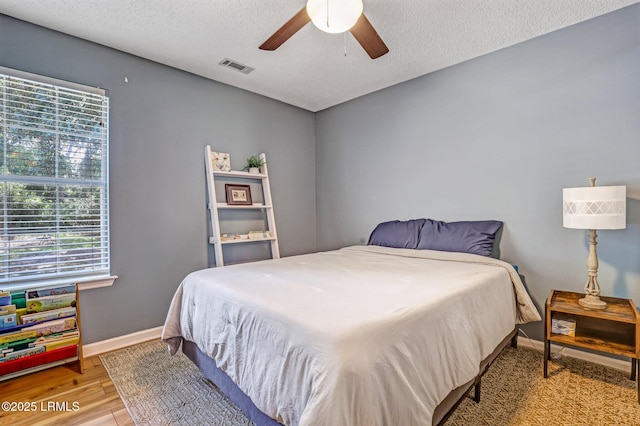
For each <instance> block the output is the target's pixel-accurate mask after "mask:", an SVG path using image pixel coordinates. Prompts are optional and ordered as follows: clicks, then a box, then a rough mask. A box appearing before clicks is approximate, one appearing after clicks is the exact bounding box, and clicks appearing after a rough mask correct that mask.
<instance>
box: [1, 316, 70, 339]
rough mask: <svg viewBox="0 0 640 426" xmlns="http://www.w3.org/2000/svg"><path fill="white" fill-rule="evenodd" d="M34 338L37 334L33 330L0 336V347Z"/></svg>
mask: <svg viewBox="0 0 640 426" xmlns="http://www.w3.org/2000/svg"><path fill="white" fill-rule="evenodd" d="M74 320H75V318H74ZM34 337H38V333H36V332H35V330H24V329H23V330H22V331H16V332H14V333H7V334H0V345H4V344H6V343H11V342H17V341H19V340H25V339H33V338H34Z"/></svg>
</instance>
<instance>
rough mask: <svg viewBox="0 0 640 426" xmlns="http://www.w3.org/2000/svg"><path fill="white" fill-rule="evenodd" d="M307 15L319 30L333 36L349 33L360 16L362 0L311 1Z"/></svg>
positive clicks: (308, 3) (308, 4)
mask: <svg viewBox="0 0 640 426" xmlns="http://www.w3.org/2000/svg"><path fill="white" fill-rule="evenodd" d="M307 14H308V15H309V17H310V18H311V22H313V25H315V26H316V27H318V29H320V30H322V31H324V32H327V33H332V34H337V33H343V32H345V31H349V30H350V29H351V27H353V26H354V25H355V24H356V22H357V21H358V18H360V15H362V0H309V1H308V2H307Z"/></svg>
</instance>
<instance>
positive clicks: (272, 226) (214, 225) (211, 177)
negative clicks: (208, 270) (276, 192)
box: [205, 145, 280, 266]
mask: <svg viewBox="0 0 640 426" xmlns="http://www.w3.org/2000/svg"><path fill="white" fill-rule="evenodd" d="M211 152H212V151H211V146H210V145H207V146H206V147H205V169H206V173H207V192H208V196H209V204H208V207H209V218H210V220H211V231H212V235H211V237H210V238H209V243H210V244H213V248H214V253H215V266H224V253H223V250H222V246H224V245H226V244H240V243H255V242H261V241H268V242H270V244H271V258H272V259H279V258H280V248H279V247H278V234H277V232H276V220H275V216H274V213H273V203H272V201H271V186H270V184H269V170H268V168H267V157H266V155H265V154H264V153H262V154H260V160H262V163H263V165H262V170H261V173H248V172H242V171H235V170H232V171H229V172H224V171H219V170H213V167H212V165H211ZM217 178H220V179H225V178H232V179H247V180H250V181H259V182H260V186H261V187H262V198H263V200H264V203H263V204H252V205H246V206H245V205H229V204H227V203H221V202H219V201H218V197H217V194H216V185H215V182H216V179H217ZM219 210H262V211H264V213H265V215H266V219H267V228H268V229H266V230H267V231H269V233H270V235H271V236H270V237H265V238H251V239H236V240H223V239H222V233H221V231H220V215H219Z"/></svg>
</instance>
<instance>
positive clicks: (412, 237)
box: [368, 219, 427, 249]
mask: <svg viewBox="0 0 640 426" xmlns="http://www.w3.org/2000/svg"><path fill="white" fill-rule="evenodd" d="M426 221H427V220H426V219H413V220H407V221H399V220H394V221H391V222H383V223H381V224H379V225H378V226H376V228H375V229H374V230H373V232H372V233H371V236H370V237H369V243H368V244H369V245H370V246H383V247H393V248H409V249H415V248H416V247H417V246H418V240H419V239H420V231H421V230H422V226H423V225H424V223H425V222H426Z"/></svg>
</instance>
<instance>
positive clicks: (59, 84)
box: [0, 66, 117, 290]
mask: <svg viewBox="0 0 640 426" xmlns="http://www.w3.org/2000/svg"><path fill="white" fill-rule="evenodd" d="M0 74H2V75H4V76H7V77H9V78H17V79H23V80H27V81H32V82H34V83H38V84H45V85H50V86H54V87H56V88H60V89H63V90H72V91H80V92H85V93H88V94H94V95H99V96H101V97H104V101H105V105H104V109H103V110H102V118H103V120H102V122H103V123H104V138H103V139H102V140H103V142H102V143H101V149H102V151H101V152H102V159H101V164H100V167H101V173H100V175H101V179H100V185H99V188H100V193H101V195H100V208H99V216H100V225H99V229H102V228H104V229H105V231H104V233H105V234H106V243H105V244H106V249H104V250H102V251H101V253H103V254H102V255H101V259H105V260H106V264H107V267H106V268H105V271H103V272H96V273H77V272H76V273H63V274H60V275H57V276H53V277H51V276H50V277H44V278H43V277H38V276H37V275H36V274H34V275H31V276H27V277H23V278H17V279H16V278H12V277H11V276H4V275H2V276H0V279H2V280H4V281H0V288H2V289H3V290H11V289H13V288H29V287H36V286H38V287H42V286H47V285H58V284H61V283H69V282H74V283H77V284H78V288H79V289H80V290H85V289H89V288H98V287H106V286H111V285H113V282H114V281H115V279H116V278H117V276H116V275H112V274H111V238H110V214H109V201H110V200H109V198H110V197H109V94H108V91H107V90H105V89H102V88H100V87H91V86H86V85H83V84H78V83H73V82H69V81H64V80H59V79H54V78H50V77H46V76H41V75H37V74H32V73H27V72H24V71H19V70H14V69H11V68H6V67H1V66H0ZM0 108H4V106H2V107H0ZM0 160H2V161H0V164H4V159H0ZM56 164H57V160H56ZM1 173H2V170H0V176H3V177H2V178H1V180H2V181H3V182H5V184H9V183H11V182H29V181H32V182H33V181H39V182H42V183H43V184H49V185H57V184H61V183H63V182H64V183H65V184H69V183H66V182H65V178H60V177H58V176H54V177H49V176H48V177H36V178H35V179H33V178H30V177H28V176H22V177H16V176H12V175H8V174H7V175H4V174H1ZM71 180H72V179H71ZM94 187H96V186H94ZM96 188H97V187H96ZM0 196H1V194H0ZM56 206H59V203H58V201H56ZM0 208H4V207H2V206H1V205H0ZM58 208H59V207H56V210H57V209H58ZM56 217H58V216H56ZM2 227H3V229H5V228H4V227H5V225H4V224H2ZM3 232H4V231H3ZM101 235H102V231H101ZM56 252H57V250H56ZM8 254H9V252H7V255H8ZM57 274H58V273H57Z"/></svg>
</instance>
